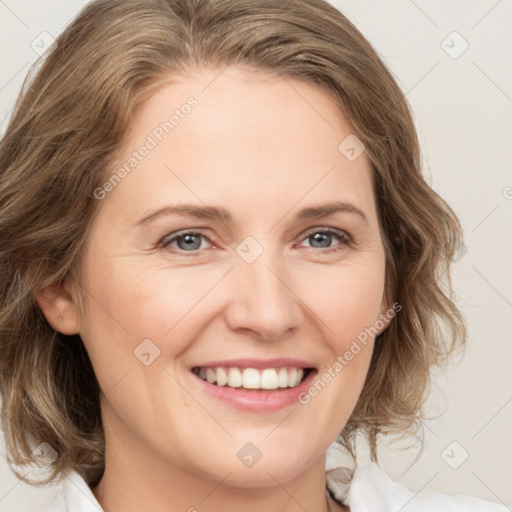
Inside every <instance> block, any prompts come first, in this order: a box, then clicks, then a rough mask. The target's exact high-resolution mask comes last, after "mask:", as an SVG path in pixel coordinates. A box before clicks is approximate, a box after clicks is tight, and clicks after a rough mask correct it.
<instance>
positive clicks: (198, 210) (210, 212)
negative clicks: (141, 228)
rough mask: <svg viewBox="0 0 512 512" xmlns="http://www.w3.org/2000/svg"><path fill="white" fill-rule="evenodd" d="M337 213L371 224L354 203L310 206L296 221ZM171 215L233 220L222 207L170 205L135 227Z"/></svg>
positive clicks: (298, 215) (229, 221) (146, 216)
mask: <svg viewBox="0 0 512 512" xmlns="http://www.w3.org/2000/svg"><path fill="white" fill-rule="evenodd" d="M337 212H345V213H351V214H355V215H357V216H359V217H360V218H361V219H362V220H363V221H364V222H366V223H369V221H368V217H367V216H366V214H365V213H364V212H363V211H362V210H361V209H360V208H358V207H357V206H355V205H354V204H352V203H347V202H343V201H335V202H333V203H325V204H321V205H314V206H309V207H307V208H303V209H302V210H300V211H299V213H298V214H297V216H296V217H295V219H296V220H303V219H318V218H322V217H327V216H328V215H332V214H333V213H337ZM169 215H182V216H189V217H195V218H197V219H205V220H216V221H219V222H222V223H224V224H231V223H232V222H233V218H232V217H231V214H230V213H229V212H228V211H227V210H226V209H225V208H223V207H222V206H199V205H194V204H179V205H168V206H164V207H163V208H159V209H158V210H156V211H154V212H150V213H148V214H146V215H144V216H143V217H141V218H140V219H139V220H138V221H137V222H136V223H135V225H141V224H142V225H147V224H149V223H151V222H153V221H155V220H156V219H158V218H160V217H164V216H169Z"/></svg>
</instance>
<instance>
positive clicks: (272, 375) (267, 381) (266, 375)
mask: <svg viewBox="0 0 512 512" xmlns="http://www.w3.org/2000/svg"><path fill="white" fill-rule="evenodd" d="M278 387H279V383H278V382H277V372H276V371H275V370H274V369H273V368H271V369H269V370H263V371H262V372H261V389H277V388H278Z"/></svg>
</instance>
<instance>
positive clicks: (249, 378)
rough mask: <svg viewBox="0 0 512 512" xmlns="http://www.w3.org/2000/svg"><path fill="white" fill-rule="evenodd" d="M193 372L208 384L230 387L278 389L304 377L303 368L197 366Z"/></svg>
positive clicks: (296, 384)
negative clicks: (259, 368) (260, 368)
mask: <svg viewBox="0 0 512 512" xmlns="http://www.w3.org/2000/svg"><path fill="white" fill-rule="evenodd" d="M195 373H196V374H197V375H198V376H199V377H200V378H201V379H202V380H205V381H207V382H209V383H210V384H214V383H216V385H217V386H225V385H226V384H227V385H228V386H229V387H231V388H239V387H244V388H245V389H278V388H294V387H296V386H298V385H299V384H300V383H301V381H302V378H303V377H304V369H303V368H295V367H286V368H284V367H283V368H278V369H276V368H265V369H262V370H258V369H256V368H245V369H243V370H241V369H240V368H236V367H231V368H225V367H216V368H199V369H196V371H195Z"/></svg>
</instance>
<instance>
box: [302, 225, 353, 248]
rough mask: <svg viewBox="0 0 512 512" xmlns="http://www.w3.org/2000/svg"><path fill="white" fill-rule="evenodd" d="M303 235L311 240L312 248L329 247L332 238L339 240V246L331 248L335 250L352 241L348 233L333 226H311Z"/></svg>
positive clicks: (344, 246)
mask: <svg viewBox="0 0 512 512" xmlns="http://www.w3.org/2000/svg"><path fill="white" fill-rule="evenodd" d="M303 236H305V237H306V238H305V240H310V241H311V242H310V243H311V244H312V245H311V246H312V247H313V248H314V249H330V248H331V247H332V246H331V242H332V241H333V238H334V239H337V240H338V241H339V242H341V243H340V244H339V247H334V248H333V250H335V251H336V250H340V249H344V248H346V247H347V246H349V245H350V244H351V243H352V238H351V236H350V235H349V234H348V233H346V232H344V231H341V230H340V229H334V228H313V229H310V230H309V231H306V233H304V235H303ZM326 252H331V251H326Z"/></svg>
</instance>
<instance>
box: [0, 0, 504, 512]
mask: <svg viewBox="0 0 512 512" xmlns="http://www.w3.org/2000/svg"><path fill="white" fill-rule="evenodd" d="M85 3H86V2H84V1H79V0H72V1H63V0H46V1H44V2H40V1H36V0H31V1H29V0H22V1H15V0H0V23H1V25H0V122H1V126H2V127H5V120H6V118H7V117H8V114H9V112H10V109H11V107H12V105H13V102H14V100H15V98H16V95H17V93H18V91H19V88H20V86H21V83H22V80H23V78H24V77H25V75H26V73H27V71H28V68H29V65H30V64H31V63H32V62H33V61H34V60H35V59H36V58H37V57H38V55H37V53H36V52H35V51H34V50H33V49H32V47H31V45H32V44H34V43H33V42H34V41H35V42H36V44H37V42H38V41H40V40H41V37H40V34H41V33H42V32H48V33H49V34H51V35H53V36H55V37H56V36H57V35H58V34H59V33H60V32H61V31H62V29H63V28H64V26H65V25H66V24H67V23H68V21H69V20H70V19H71V18H72V17H73V16H74V15H75V14H76V13H77V12H78V10H79V9H80V8H81V7H82V6H83V5H85ZM333 3H334V4H335V5H336V6H337V7H338V8H340V10H341V11H342V12H344V13H345V14H346V15H347V16H348V17H349V18H350V19H351V20H352V21H353V22H354V23H355V24H356V25H357V26H358V28H359V29H360V30H361V31H362V32H363V33H364V34H365V35H366V37H368V39H369V40H370V41H371V42H372V43H373V44H374V46H375V47H376V48H377V50H378V51H379V53H380V54H381V56H382V57H383V58H384V60H385V61H386V62H387V64H388V65H389V66H390V68H391V70H392V71H393V73H394V74H395V76H396V77H397V79H398V81H399V83H400V84H401V86H402V88H403V90H404V93H406V95H407V98H408V100H409V101H410V102H411V104H412V106H413V109H414V113H415V119H416V122H417V126H418V130H419V134H420V140H421V144H422V148H423V152H424V158H425V170H426V174H427V177H428V179H429V181H430V183H431V185H432V186H433V187H434V188H435V189H436V190H437V191H438V192H439V193H440V194H441V195H442V196H443V197H444V198H445V199H446V200H448V202H449V203H450V204H451V205H452V207H453V208H454V209H455V211H456V213H457V214H458V215H459V216H460V219H461V221H462V224H463V227H464V230H465V237H466V246H467V253H465V254H462V253H461V254H460V259H459V260H458V261H457V262H456V263H455V265H454V267H455V268H454V284H455V289H456V292H457V296H458V304H459V306H460V307H461V309H462V310H463V312H464V314H465V316H466V319H467V322H468V326H469V338H468V350H467V352H466V356H465V358H464V360H463V361H462V363H460V364H459V365H457V366H454V368H453V370H452V371H451V372H450V373H449V374H448V375H444V376H439V377H437V378H436V380H435V382H436V388H435V389H434V390H433V393H432V397H431V400H430V404H431V408H432V411H434V412H437V413H440V412H445V414H444V416H443V417H441V418H438V419H434V420H431V421H428V422H426V429H425V431H426V439H425V449H424V452H423V455H422V456H421V457H420V458H419V460H418V461H417V462H416V463H415V464H414V465H413V466H412V467H411V468H410V469H409V470H408V471H407V472H406V470H407V468H408V466H409V465H410V464H411V463H412V462H413V459H414V455H415V453H416V452H414V450H410V451H409V452H402V451H399V450H398V449H397V446H398V445H397V446H387V447H384V449H383V450H382V459H381V465H382V467H383V468H384V469H385V470H386V471H387V472H388V474H389V475H390V476H391V477H392V478H393V479H395V480H398V481H401V482H403V483H404V484H405V485H406V486H407V487H409V489H411V490H412V491H414V492H417V491H439V492H445V493H449V494H459V493H463V494H471V495H474V496H479V497H482V498H486V499H490V500H494V501H502V502H504V503H505V504H507V505H508V506H509V508H510V507H511V506H512V485H511V484H512V470H511V463H512V436H511V426H512V372H511V370H510V364H511V362H512V339H511V338H512V336H511V332H512V273H511V272H510V262H511V261H512V240H511V229H510V226H511V220H512V172H511V168H510V161H511V146H512V137H511V135H512V115H511V114H512V72H511V62H510V55H511V52H510V50H511V48H512V35H511V31H510V26H511V22H512V2H511V1H510V0H499V1H496V0H485V1H484V0H481V1H473V2H467V1H464V0H451V1H450V2H443V1H442V0H434V1H426V0H416V1H412V0H388V1H386V2H377V1H369V0H365V1H361V0H343V1H342V0H333ZM454 31H456V32H458V33H459V34H460V36H459V35H457V34H453V32H454ZM443 41H444V42H443ZM39 44H41V43H39ZM466 44H468V45H469V46H468V48H467V50H466V51H464V52H463V53H462V54H460V55H458V54H459V53H460V52H461V50H462V49H463V48H464V47H465V45H466ZM454 57H456V58H454ZM2 131H3V129H2ZM454 442H455V443H456V444H452V443H454ZM360 453H361V455H360V462H364V461H365V460H367V459H368V456H367V451H366V450H365V449H364V446H361V451H360ZM466 455H467V456H468V458H467V460H466V461H465V462H464V463H463V464H462V465H460V467H458V468H457V469H454V468H453V467H452V466H456V465H458V464H459V463H460V462H461V461H462V460H463V458H464V457H465V456H466ZM54 492H55V489H52V488H46V489H38V490H33V489H32V488H30V487H28V486H26V485H25V484H22V483H19V482H17V480H16V479H15V478H14V477H13V476H12V474H11V473H10V472H9V470H8V468H7V467H6V465H5V463H4V461H3V460H1V459H0V510H2V511H4V510H5V511H13V510H16V511H17V512H28V511H40V510H42V508H44V505H45V504H46V503H47V502H48V501H49V499H50V498H51V496H52V495H53V493H54Z"/></svg>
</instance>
